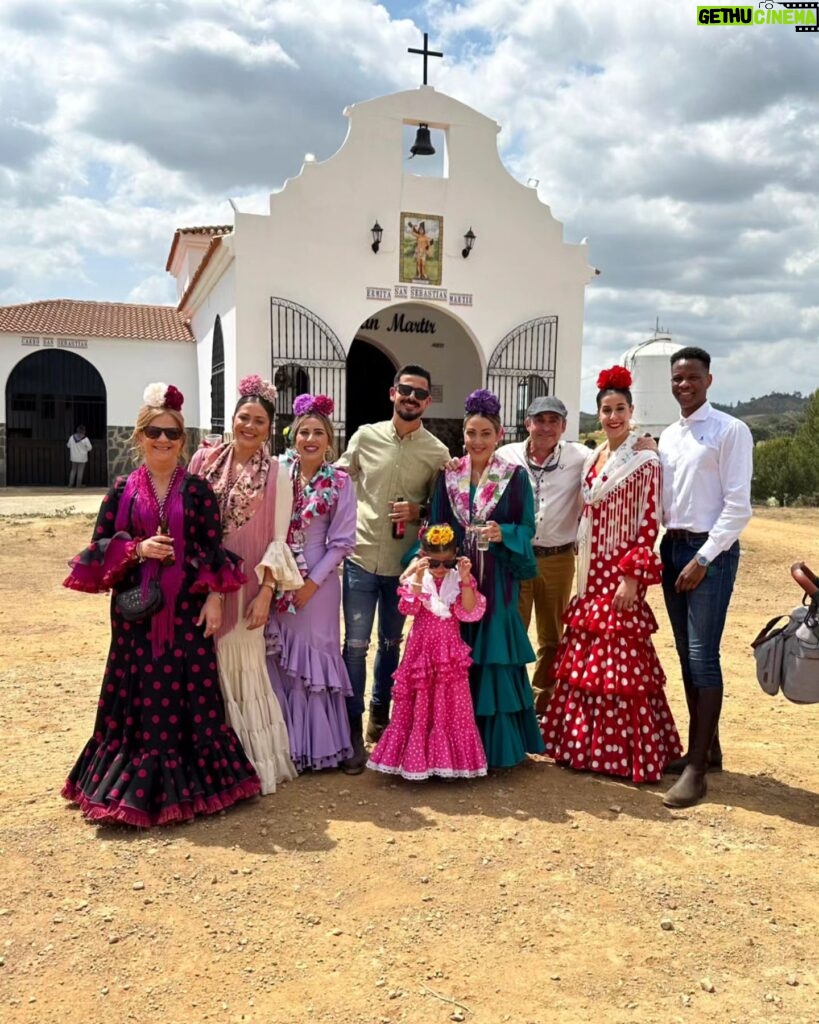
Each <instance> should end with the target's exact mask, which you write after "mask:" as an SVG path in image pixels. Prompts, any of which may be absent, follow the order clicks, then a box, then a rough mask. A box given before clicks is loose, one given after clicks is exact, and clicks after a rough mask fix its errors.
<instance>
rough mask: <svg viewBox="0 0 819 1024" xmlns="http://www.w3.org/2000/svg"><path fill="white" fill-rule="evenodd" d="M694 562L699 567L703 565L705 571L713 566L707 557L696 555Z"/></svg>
mask: <svg viewBox="0 0 819 1024" xmlns="http://www.w3.org/2000/svg"><path fill="white" fill-rule="evenodd" d="M694 561H695V562H696V563H697V565H701V566H702V567H703V569H707V568H708V566H709V565H710V564H711V563H710V562H709V561H708V559H707V558H706V557H705V555H694Z"/></svg>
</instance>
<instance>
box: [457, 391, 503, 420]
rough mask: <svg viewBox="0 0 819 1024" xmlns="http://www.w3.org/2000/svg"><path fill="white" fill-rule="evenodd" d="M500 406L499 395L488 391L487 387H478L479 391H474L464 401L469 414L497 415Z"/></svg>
mask: <svg viewBox="0 0 819 1024" xmlns="http://www.w3.org/2000/svg"><path fill="white" fill-rule="evenodd" d="M500 407H501V405H500V399H499V398H498V396H497V395H494V394H492V392H491V391H487V389H486V388H478V389H477V391H473V392H472V394H471V395H469V396H468V397H467V399H466V401H465V402H464V410H465V411H466V413H467V414H468V415H469V416H497V415H498V413H499V412H500Z"/></svg>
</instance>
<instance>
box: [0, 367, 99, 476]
mask: <svg viewBox="0 0 819 1024" xmlns="http://www.w3.org/2000/svg"><path fill="white" fill-rule="evenodd" d="M6 419H7V427H6V429H7V432H8V436H7V441H6V459H7V475H6V480H7V483H8V484H9V486H18V487H19V486H27V487H63V486H65V485H66V484H67V483H68V472H69V464H68V450H67V448H66V442H67V441H68V437H69V435H70V434H71V433H73V431H74V428H75V427H76V426H77V425H78V424H80V423H82V424H83V425H84V426H85V428H86V432H87V434H88V437H89V439H90V440H91V444H92V445H93V450H92V452H91V454H90V455H89V459H88V469H87V470H86V473H85V479H84V481H83V483H84V484H85V485H88V486H91V487H104V486H105V485H106V484H107V482H108V451H107V410H106V391H105V383H104V382H103V379H102V377H101V376H100V374H99V372H98V371H97V369H96V368H95V367H94V366H92V365H91V363H89V362H88V360H87V359H83V358H82V356H78V355H77V354H76V353H75V352H66V351H63V350H61V349H52V350H46V351H40V352H34V353H32V354H31V355H30V356H26V357H25V359H21V360H20V362H19V363H18V364H17V365H16V366H15V367H14V369H13V370H12V371H11V374H10V375H9V378H8V381H7V382H6Z"/></svg>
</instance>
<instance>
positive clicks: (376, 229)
mask: <svg viewBox="0 0 819 1024" xmlns="http://www.w3.org/2000/svg"><path fill="white" fill-rule="evenodd" d="M370 231H372V233H373V244H372V246H371V248H372V251H373V252H378V250H379V249H380V248H381V236H382V234H383V233H384V229H383V228H382V227H381V225H380V224H379V223H378V221H376V222H375V224H373V226H372V227H371V228H370Z"/></svg>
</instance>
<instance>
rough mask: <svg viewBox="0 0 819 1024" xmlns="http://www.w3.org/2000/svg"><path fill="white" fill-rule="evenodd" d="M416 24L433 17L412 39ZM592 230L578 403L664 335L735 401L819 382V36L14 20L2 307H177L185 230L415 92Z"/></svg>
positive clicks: (80, 14)
mask: <svg viewBox="0 0 819 1024" xmlns="http://www.w3.org/2000/svg"><path fill="white" fill-rule="evenodd" d="M407 11H411V12H412V13H413V14H415V15H418V16H420V15H421V14H423V17H424V25H423V26H422V25H421V24H420V22H419V23H418V24H414V23H413V22H412V21H411V20H410V19H409V18H407V17H406V13H407ZM426 25H428V26H430V31H431V39H430V42H431V44H432V45H433V47H435V48H439V49H443V50H444V51H445V54H446V57H445V59H444V60H443V61H433V62H432V65H431V81H432V82H433V84H434V85H435V86H436V88H439V89H441V90H442V91H446V92H448V93H450V94H451V95H454V96H456V97H458V98H459V99H461V100H463V101H464V102H466V103H469V104H470V105H472V106H474V107H476V108H477V109H479V110H481V111H483V112H484V113H486V114H488V115H489V116H491V117H494V118H495V119H496V120H498V122H499V123H500V124H501V126H502V129H503V130H502V133H501V135H500V137H499V141H500V145H501V149H502V155H503V157H504V159H505V161H506V164H507V166H508V167H509V169H510V171H511V172H512V173H513V174H515V175H516V176H517V177H518V178H519V179H520V180H522V181H526V180H527V179H528V178H530V177H534V178H538V179H539V180H540V187H539V190H538V191H539V195H540V197H541V199H542V200H543V201H544V202H545V203H547V204H548V206H549V207H550V208H551V210H552V212H553V213H554V215H555V216H556V217H557V218H558V219H560V220H562V221H564V223H565V236H566V238H567V240H569V241H576V240H578V239H580V238H581V237H582V236H584V235H588V236H590V239H591V242H590V248H589V258H590V261H591V262H592V263H593V264H594V265H595V266H598V267H600V268H601V270H602V276H601V277H600V278H598V279H597V280H596V281H595V282H594V284H593V285H592V286H591V287H590V288H589V291H588V301H587V320H586V329H585V349H584V378H585V380H586V384H585V385H584V404H585V405H586V406H587V407H588V406H589V402H590V400H591V391H592V388H591V384H592V383H593V377H594V376H596V369H598V368H599V367H600V366H601V365H604V364H605V365H609V364H610V363H611V362H612V361H613V360H614V359H615V358H616V357H617V356H619V355H620V354H621V353H622V352H623V351H624V350H625V349H626V348H628V347H629V346H630V345H631V344H633V343H634V342H635V341H639V340H642V339H643V338H645V337H647V336H648V334H649V333H650V331H651V329H652V328H653V325H654V321H655V317H657V316H659V317H660V320H661V322H662V323H663V324H665V325H666V326H669V327H671V329H672V330H673V331H674V337H675V338H676V339H677V340H679V341H680V343H681V344H683V343H694V344H703V345H705V347H711V348H712V349H713V353H714V355H715V356H717V357H718V359H719V364H718V365H719V370H718V372H717V374H716V385H715V396H716V397H717V398H720V399H723V400H732V399H737V398H742V397H747V395H748V394H750V393H751V392H757V393H758V392H759V391H760V390H762V388H760V381H765V382H768V381H770V382H771V386H772V387H773V386H776V387H778V388H779V389H780V390H789V389H794V388H798V387H803V388H804V376H805V373H804V360H803V358H802V356H803V354H804V351H805V348H806V346H809V345H811V344H813V345H815V342H816V334H817V328H818V327H819V315H817V313H816V305H815V296H814V292H815V285H814V281H815V277H816V268H817V263H819V200H817V198H816V195H815V182H816V181H817V180H819V118H818V117H817V113H819V109H818V108H819V100H817V96H816V90H815V81H816V79H815V67H816V49H815V46H816V38H815V36H813V35H811V34H801V35H800V34H798V33H795V32H794V31H793V29H792V28H790V27H785V26H782V27H779V26H764V27H763V26H761V27H755V28H749V29H730V28H719V29H717V28H708V29H706V28H700V27H698V26H697V25H696V23H695V17H694V8H693V7H691V6H689V5H687V4H681V3H679V2H677V0H657V2H652V3H648V2H646V0H643V2H636V3H632V4H620V5H614V4H611V3H610V0H584V2H583V3H582V4H581V3H575V2H571V3H570V2H567V0H564V2H547V0H463V2H453V0H428V2H426V3H425V4H421V3H419V4H418V5H416V6H415V7H413V5H411V4H410V3H408V2H401V0H392V2H390V0H385V2H382V3H380V4H378V3H374V2H372V0H168V2H165V3H139V4H136V3H111V2H110V0H62V2H60V0H51V2H49V3H48V4H46V3H44V2H42V0H25V2H23V0H20V2H18V3H14V2H10V0H6V2H5V3H4V4H3V5H2V7H0V215H2V217H3V223H4V234H3V236H2V238H0V302H20V301H27V300H30V299H36V298H44V297H48V296H51V295H67V296H74V297H88V298H104V299H118V298H119V299H122V298H130V299H131V300H133V301H172V299H173V288H172V283H171V282H170V279H168V280H167V281H166V280H165V278H164V276H163V274H162V268H163V267H164V261H165V257H166V255H167V251H168V247H169V245H170V241H171V237H172V234H173V230H174V228H176V227H179V226H183V225H189V224H195V223H225V222H230V220H231V219H232V213H231V211H230V208H229V206H228V204H227V201H226V200H227V197H228V196H232V197H233V198H234V199H235V200H236V201H237V204H238V205H239V207H240V208H241V209H243V210H264V209H266V206H267V197H268V194H269V192H270V191H273V190H276V189H278V188H279V187H280V186H281V184H282V182H283V181H284V180H285V178H287V177H289V176H292V175H293V174H295V173H297V172H298V169H299V167H300V165H301V160H302V157H303V155H304V153H305V152H307V151H311V152H314V153H316V155H317V157H318V158H319V159H325V158H326V157H327V156H329V155H330V154H331V153H332V152H334V151H335V149H336V148H337V147H338V146H339V145H340V143H341V142H342V140H343V137H344V134H345V131H346V127H347V125H346V121H345V119H344V118H343V117H342V116H341V110H342V108H343V107H344V106H346V105H347V104H348V103H352V102H356V101H359V100H363V99H368V98H370V97H372V96H375V95H379V94H382V93H385V92H390V91H393V90H395V89H398V88H407V87H412V86H413V85H414V84H416V83H417V82H418V80H419V70H420V69H419V61H418V58H416V57H414V56H411V55H409V54H407V53H406V49H407V47H408V46H417V45H418V44H419V40H420V33H421V31H423V27H425V26H426Z"/></svg>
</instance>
